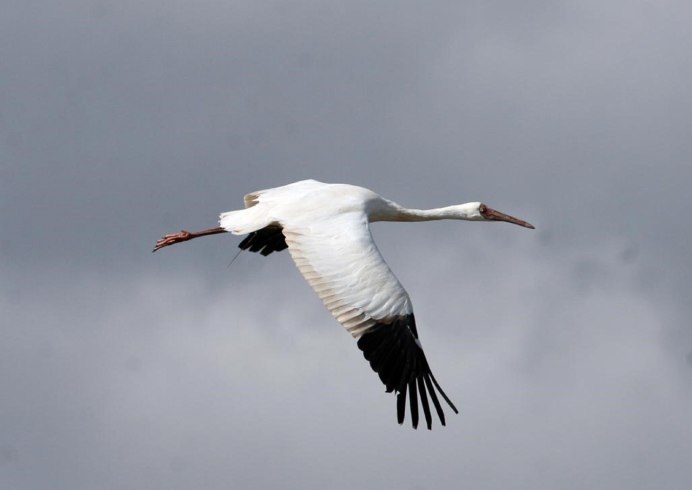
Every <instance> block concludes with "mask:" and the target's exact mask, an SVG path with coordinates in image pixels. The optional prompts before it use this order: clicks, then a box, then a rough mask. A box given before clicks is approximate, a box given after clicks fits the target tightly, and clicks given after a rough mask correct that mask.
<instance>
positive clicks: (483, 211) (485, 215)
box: [464, 202, 535, 230]
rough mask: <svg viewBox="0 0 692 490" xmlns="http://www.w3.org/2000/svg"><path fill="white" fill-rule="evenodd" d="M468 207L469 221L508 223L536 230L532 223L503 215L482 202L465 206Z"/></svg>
mask: <svg viewBox="0 0 692 490" xmlns="http://www.w3.org/2000/svg"><path fill="white" fill-rule="evenodd" d="M464 206H465V207H466V213H467V216H468V217H467V219H470V220H473V221H506V222H507V223H513V224H515V225H519V226H523V227H524V228H531V229H532V230H533V229H535V226H533V225H532V224H531V223H528V222H526V221H524V220H521V219H519V218H515V217H514V216H510V215H508V214H505V213H501V212H500V211H497V210H495V209H493V208H491V207H490V206H488V205H486V204H483V203H482V202H470V203H468V204H465V205H464Z"/></svg>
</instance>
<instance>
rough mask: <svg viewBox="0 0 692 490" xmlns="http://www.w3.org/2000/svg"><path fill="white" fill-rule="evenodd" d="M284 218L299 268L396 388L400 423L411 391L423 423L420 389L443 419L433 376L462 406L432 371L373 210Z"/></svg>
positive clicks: (388, 384) (427, 411)
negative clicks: (377, 235) (375, 232)
mask: <svg viewBox="0 0 692 490" xmlns="http://www.w3.org/2000/svg"><path fill="white" fill-rule="evenodd" d="M282 225H283V230H282V233H283V235H284V236H285V238H286V244H288V249H289V252H290V253H291V256H292V257H293V260H294V261H295V263H296V265H297V266H298V269H299V270H300V272H301V273H302V274H303V276H304V277H305V279H307V281H308V283H310V285H311V286H312V287H313V289H314V290H315V292H317V294H318V296H319V297H320V299H322V301H323V302H324V304H325V306H326V307H327V309H329V311H331V313H332V315H334V317H335V318H336V319H337V320H338V321H339V323H341V324H342V325H343V326H344V327H345V328H346V329H347V330H348V331H349V332H350V333H351V334H352V335H353V336H354V337H356V338H358V339H359V340H358V347H359V348H360V349H361V350H362V351H363V354H364V356H365V358H366V359H367V360H368V361H369V362H370V365H371V367H372V368H373V370H375V372H377V373H378V374H379V376H380V379H381V380H382V382H383V383H384V384H385V386H386V387H387V391H388V392H391V391H396V392H397V416H398V421H399V423H403V420H404V415H405V406H406V392H407V391H408V392H409V401H410V407H411V419H412V422H413V426H414V427H416V426H417V425H418V401H417V399H418V394H420V398H421V403H422V405H423V412H424V414H425V418H426V422H427V425H428V428H431V426H432V416H431V412H430V407H429V404H428V398H427V393H429V394H430V396H431V398H432V401H433V403H434V405H435V408H436V411H437V413H438V416H439V417H440V421H441V423H442V425H444V424H445V418H444V412H443V411H442V407H441V406H440V403H439V401H438V399H437V395H436V393H435V390H434V389H433V384H434V385H435V387H436V388H437V390H438V391H439V392H440V394H441V395H442V396H443V398H444V399H445V400H446V401H447V403H449V405H450V407H452V409H453V410H454V411H455V412H456V411H457V409H456V408H455V407H454V405H453V404H452V403H451V402H450V401H449V399H448V398H447V396H446V395H445V393H444V392H443V391H442V389H441V388H440V386H439V385H438V383H437V381H436V380H435V377H434V376H433V375H432V372H431V371H430V367H429V366H428V362H427V360H426V358H425V354H424V353H423V349H422V347H421V345H420V342H419V341H418V333H417V331H416V324H415V318H414V316H413V309H412V307H411V301H410V299H409V297H408V294H407V293H406V291H405V290H404V288H403V286H402V285H401V283H400V282H399V280H398V279H397V278H396V276H395V275H394V273H392V271H391V269H390V268H389V266H388V265H387V263H386V262H385V261H384V259H383V258H382V255H381V254H380V252H379V250H378V249H377V246H376V245H375V242H374V241H373V239H372V235H371V234H370V229H369V225H368V219H367V216H366V215H365V214H364V213H362V212H359V211H350V212H344V213H341V214H337V215H333V214H332V215H329V216H325V217H324V218H322V219H318V220H315V219H314V215H313V216H312V219H311V220H310V221H309V222H308V221H306V222H303V223H301V222H300V221H297V222H294V223H293V222H292V223H286V222H284V223H282Z"/></svg>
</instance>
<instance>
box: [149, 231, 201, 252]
mask: <svg viewBox="0 0 692 490" xmlns="http://www.w3.org/2000/svg"><path fill="white" fill-rule="evenodd" d="M191 238H193V234H192V233H190V232H189V231H186V230H181V231H179V232H178V233H170V234H168V235H164V236H162V237H161V238H160V239H159V241H157V242H156V245H154V250H152V252H156V251H157V250H159V249H162V248H163V247H167V246H169V245H173V244H174V243H180V242H186V241H187V240H190V239H191Z"/></svg>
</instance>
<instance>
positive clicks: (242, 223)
mask: <svg viewBox="0 0 692 490" xmlns="http://www.w3.org/2000/svg"><path fill="white" fill-rule="evenodd" d="M258 207H259V206H253V207H251V208H247V209H238V210H236V211H228V212H226V213H221V215H220V216H219V225H220V226H221V228H223V229H224V230H226V231H230V232H231V233H233V234H234V235H246V234H248V233H252V232H253V231H257V230H259V229H261V228H264V227H265V226H268V225H269V224H271V222H270V221H269V220H267V218H266V214H265V213H262V212H258V211H261V210H258Z"/></svg>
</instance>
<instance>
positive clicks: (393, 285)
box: [153, 180, 534, 429]
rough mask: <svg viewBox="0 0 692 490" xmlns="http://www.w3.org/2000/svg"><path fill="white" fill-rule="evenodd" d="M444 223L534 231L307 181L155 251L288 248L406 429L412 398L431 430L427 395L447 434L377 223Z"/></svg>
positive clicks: (251, 200) (479, 208)
mask: <svg viewBox="0 0 692 490" xmlns="http://www.w3.org/2000/svg"><path fill="white" fill-rule="evenodd" d="M439 219H461V220H470V221H507V222H509V223H514V224H516V225H519V226H523V227H526V228H534V227H533V225H531V224H529V223H527V222H526V221H522V220H520V219H517V218H514V217H512V216H508V215H506V214H504V213H500V212H499V211H495V210H494V209H491V208H489V207H488V206H486V205H485V204H483V203H480V202H469V203H466V204H458V205H454V206H448V207H444V208H437V209H428V210H421V209H406V208H404V207H402V206H399V205H398V204H396V203H395V202H393V201H390V200H388V199H384V198H383V197H381V196H379V195H377V194H375V193H374V192H372V191H370V190H368V189H365V188H363V187H357V186H353V185H347V184H325V183H322V182H318V181H316V180H303V181H300V182H295V183H293V184H289V185H285V186H282V187H276V188H274V189H266V190H263V191H257V192H252V193H250V194H247V195H246V196H245V209H241V210H237V211H229V212H227V213H223V214H221V216H220V219H219V224H220V225H221V226H220V227H218V228H211V229H208V230H204V231H200V232H195V233H192V232H189V231H185V230H183V231H181V232H179V233H173V234H169V235H164V236H163V237H162V238H161V239H160V240H159V241H158V242H157V243H156V246H155V247H154V250H153V251H154V252H155V251H157V250H159V249H161V248H163V247H167V246H168V245H172V244H174V243H178V242H184V241H187V240H191V239H193V238H197V237H200V236H206V235H214V234H218V233H225V232H231V233H233V234H235V235H245V234H247V235H248V236H247V237H246V238H245V239H244V240H243V241H242V242H240V245H239V247H240V248H241V249H242V250H250V251H251V252H259V253H261V254H262V255H265V256H266V255H269V254H270V253H272V252H279V251H281V250H284V249H286V248H288V251H289V252H290V254H291V257H293V260H294V261H295V263H296V265H297V266H298V269H299V270H300V272H301V273H302V274H303V276H304V277H305V279H306V280H307V281H308V283H310V286H312V288H313V289H314V290H315V292H316V293H317V295H318V296H319V297H320V299H321V300H322V301H323V302H324V305H325V306H326V307H327V309H328V310H329V311H330V312H331V313H332V315H334V317H335V318H336V319H337V321H338V322H339V323H341V325H343V326H344V327H345V328H346V330H348V332H350V333H351V335H353V337H355V338H356V339H358V347H359V348H360V350H362V351H363V355H364V356H365V359H367V360H368V361H369V362H370V366H371V367H372V369H373V370H374V371H375V372H376V373H377V374H378V375H379V377H380V379H381V380H382V383H384V385H385V386H386V391H387V392H392V391H395V392H396V394H397V420H398V422H399V424H402V423H403V422H404V417H405V413H406V394H407V391H408V395H409V406H410V411H411V422H412V425H413V428H414V429H415V428H417V427H418V397H419V396H420V400H421V404H422V407H423V413H424V415H425V420H426V423H427V426H428V429H431V428H432V415H431V412H430V405H429V403H428V395H430V398H431V399H432V402H433V405H434V406H435V410H436V411H437V415H438V417H439V418H440V423H441V424H442V425H445V415H444V412H443V410H442V406H441V405H440V402H439V400H438V398H437V395H436V393H435V389H437V391H439V393H440V395H442V398H444V400H445V401H446V402H447V403H448V404H449V406H450V407H451V408H452V410H454V412H455V413H458V410H457V409H456V407H455V406H454V404H453V403H452V402H451V401H450V400H449V398H448V397H447V395H446V394H445V393H444V391H442V388H440V385H439V384H438V382H437V380H436V379H435V376H433V374H432V371H431V370H430V366H429V365H428V361H427V359H426V357H425V353H424V352H423V347H422V346H421V343H420V341H419V340H418V331H417V329H416V321H415V318H414V316H413V308H412V306H411V300H410V299H409V296H408V294H407V293H406V290H405V289H404V288H403V286H402V285H401V283H400V282H399V280H398V279H397V278H396V276H395V275H394V273H393V272H392V271H391V269H390V268H389V266H388V265H387V263H386V262H385V261H384V259H383V258H382V255H381V254H380V252H379V250H378V249H377V246H376V245H375V242H374V241H373V238H372V235H371V234H370V223H371V222H374V221H429V220H439Z"/></svg>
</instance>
